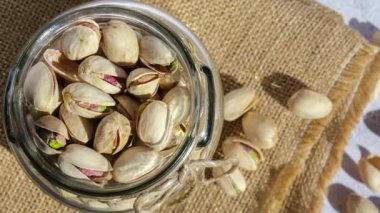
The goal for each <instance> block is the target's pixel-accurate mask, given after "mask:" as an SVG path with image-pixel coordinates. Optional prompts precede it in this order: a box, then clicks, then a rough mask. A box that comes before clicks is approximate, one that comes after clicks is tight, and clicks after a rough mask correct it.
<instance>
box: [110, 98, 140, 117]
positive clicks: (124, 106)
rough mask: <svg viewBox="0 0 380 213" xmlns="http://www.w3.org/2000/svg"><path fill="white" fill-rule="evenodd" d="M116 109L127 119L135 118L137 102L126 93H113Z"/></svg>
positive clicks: (137, 107)
mask: <svg viewBox="0 0 380 213" xmlns="http://www.w3.org/2000/svg"><path fill="white" fill-rule="evenodd" d="M114 98H115V99H116V102H117V105H116V109H117V111H119V112H120V113H121V114H123V115H124V116H126V117H127V118H128V119H131V120H135V119H136V116H137V112H138V109H139V105H140V104H139V103H138V102H137V101H136V100H134V99H133V98H131V97H129V96H128V95H115V96H114Z"/></svg>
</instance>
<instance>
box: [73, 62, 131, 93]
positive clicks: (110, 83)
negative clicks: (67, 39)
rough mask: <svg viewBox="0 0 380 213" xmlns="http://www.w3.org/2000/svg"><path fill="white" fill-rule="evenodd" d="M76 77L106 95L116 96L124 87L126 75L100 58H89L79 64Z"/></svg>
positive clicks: (119, 68)
mask: <svg viewBox="0 0 380 213" xmlns="http://www.w3.org/2000/svg"><path fill="white" fill-rule="evenodd" d="M78 75H79V78H80V79H81V80H83V81H84V82H86V83H88V84H90V85H92V86H95V87H96V88H98V89H101V90H102V91H104V92H106V93H108V94H117V93H119V92H121V90H122V88H123V87H124V82H125V79H126V78H127V73H126V72H125V71H124V70H123V69H122V68H121V67H119V66H116V65H114V64H113V63H111V62H110V61H109V60H107V59H106V58H103V57H101V56H96V55H94V56H90V57H88V58H86V59H85V60H84V61H82V63H80V65H79V68H78Z"/></svg>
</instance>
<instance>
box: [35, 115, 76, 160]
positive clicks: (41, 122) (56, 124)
mask: <svg viewBox="0 0 380 213" xmlns="http://www.w3.org/2000/svg"><path fill="white" fill-rule="evenodd" d="M34 125H35V126H36V132H37V134H38V136H39V138H40V139H41V141H42V143H44V144H47V145H48V146H49V147H50V148H51V149H54V150H60V149H61V148H63V147H64V146H66V140H68V139H69V135H68V132H67V128H66V126H65V124H64V123H63V122H62V121H61V120H59V119H58V118H56V117H54V116H52V115H45V116H42V117H41V118H39V119H38V120H36V121H35V122H34ZM56 153H59V152H56Z"/></svg>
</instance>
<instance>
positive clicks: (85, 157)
mask: <svg viewBox="0 0 380 213" xmlns="http://www.w3.org/2000/svg"><path fill="white" fill-rule="evenodd" d="M58 165H59V167H60V169H61V171H62V172H63V173H65V174H66V175H68V176H71V177H75V178H79V179H85V180H90V179H91V178H94V177H92V176H87V175H86V174H85V173H84V172H83V171H82V170H81V169H86V170H91V171H96V172H103V173H107V172H109V171H111V170H112V167H111V164H110V163H109V161H108V160H107V159H106V158H105V157H104V156H103V155H101V154H99V153H97V152H95V151H94V150H92V149H90V148H88V147H86V146H83V145H79V144H70V145H68V146H67V147H66V149H65V151H64V152H63V153H62V154H61V155H60V156H59V159H58Z"/></svg>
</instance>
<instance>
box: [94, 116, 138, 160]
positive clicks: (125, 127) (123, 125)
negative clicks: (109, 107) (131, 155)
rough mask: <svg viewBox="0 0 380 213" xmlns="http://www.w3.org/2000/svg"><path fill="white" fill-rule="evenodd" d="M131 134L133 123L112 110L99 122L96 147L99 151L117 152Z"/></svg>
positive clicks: (95, 141)
mask: <svg viewBox="0 0 380 213" xmlns="http://www.w3.org/2000/svg"><path fill="white" fill-rule="evenodd" d="M130 134H131V124H130V122H129V120H128V118H126V117H125V116H123V115H122V114H120V113H118V112H116V111H115V112H112V113H111V114H109V115H107V116H106V117H104V118H103V119H102V120H101V121H100V122H99V124H98V127H97V129H96V133H95V139H94V148H95V150H96V151H97V152H99V153H105V154H112V155H114V154H116V153H118V152H120V151H121V150H122V149H123V148H124V147H125V146H126V145H127V142H128V139H129V136H130Z"/></svg>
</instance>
